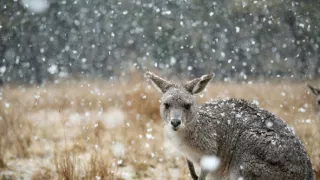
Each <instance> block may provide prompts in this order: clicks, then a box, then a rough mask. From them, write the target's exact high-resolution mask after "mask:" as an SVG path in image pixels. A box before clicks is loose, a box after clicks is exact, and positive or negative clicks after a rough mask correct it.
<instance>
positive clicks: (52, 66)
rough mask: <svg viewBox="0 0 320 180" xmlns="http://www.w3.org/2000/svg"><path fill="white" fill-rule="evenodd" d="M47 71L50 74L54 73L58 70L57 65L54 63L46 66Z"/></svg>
mask: <svg viewBox="0 0 320 180" xmlns="http://www.w3.org/2000/svg"><path fill="white" fill-rule="evenodd" d="M48 72H49V73H50V74H55V73H57V72H58V66H57V65H55V64H52V65H51V66H50V67H49V68H48Z"/></svg>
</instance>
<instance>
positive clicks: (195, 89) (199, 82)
mask: <svg viewBox="0 0 320 180" xmlns="http://www.w3.org/2000/svg"><path fill="white" fill-rule="evenodd" d="M213 76H214V74H213V73H210V74H207V75H203V76H202V77H200V78H196V79H194V80H191V81H188V82H187V83H185V84H184V85H183V86H184V88H185V89H186V90H187V91H189V92H190V93H191V94H196V93H199V92H201V91H203V90H204V88H205V87H206V86H207V85H208V84H209V82H210V80H211V79H212V78H213Z"/></svg>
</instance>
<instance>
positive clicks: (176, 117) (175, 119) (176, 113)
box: [170, 109, 182, 131]
mask: <svg viewBox="0 0 320 180" xmlns="http://www.w3.org/2000/svg"><path fill="white" fill-rule="evenodd" d="M181 120H182V111H181V110H179V109H173V110H171V112H170V124H171V126H172V128H173V130H175V131H176V130H178V128H179V126H180V125H181Z"/></svg>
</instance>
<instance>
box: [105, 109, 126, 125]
mask: <svg viewBox="0 0 320 180" xmlns="http://www.w3.org/2000/svg"><path fill="white" fill-rule="evenodd" d="M124 118H125V114H124V112H123V111H122V110H121V109H118V108H110V109H109V110H108V111H107V112H106V113H104V114H103V121H102V122H104V123H105V124H106V126H107V128H114V127H116V126H119V125H121V124H123V122H124Z"/></svg>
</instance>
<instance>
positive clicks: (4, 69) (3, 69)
mask: <svg viewBox="0 0 320 180" xmlns="http://www.w3.org/2000/svg"><path fill="white" fill-rule="evenodd" d="M6 69H7V68H6V67H5V66H2V67H0V74H4V73H5V72H6Z"/></svg>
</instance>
